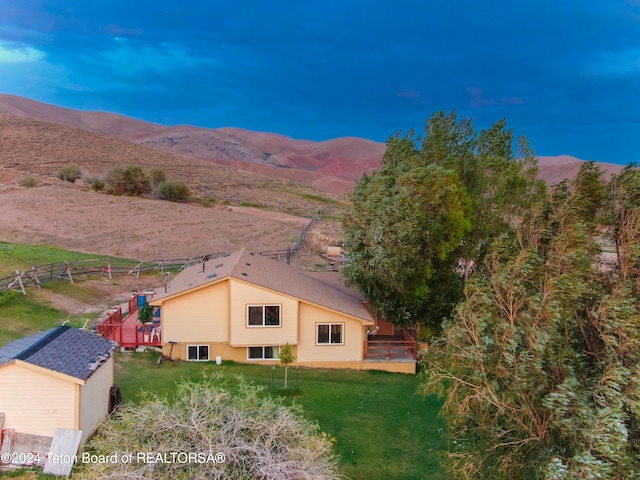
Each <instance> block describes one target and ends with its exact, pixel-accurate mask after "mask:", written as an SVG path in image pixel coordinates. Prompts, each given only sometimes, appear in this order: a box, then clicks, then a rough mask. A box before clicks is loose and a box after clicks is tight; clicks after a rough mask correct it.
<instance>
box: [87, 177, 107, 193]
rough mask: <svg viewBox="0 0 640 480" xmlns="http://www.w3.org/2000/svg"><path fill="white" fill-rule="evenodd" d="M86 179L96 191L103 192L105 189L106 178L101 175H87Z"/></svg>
mask: <svg viewBox="0 0 640 480" xmlns="http://www.w3.org/2000/svg"><path fill="white" fill-rule="evenodd" d="M84 181H85V182H86V183H87V185H89V186H90V187H91V190H93V191H94V192H102V191H103V190H104V186H105V185H104V180H103V179H102V178H100V177H85V179H84Z"/></svg>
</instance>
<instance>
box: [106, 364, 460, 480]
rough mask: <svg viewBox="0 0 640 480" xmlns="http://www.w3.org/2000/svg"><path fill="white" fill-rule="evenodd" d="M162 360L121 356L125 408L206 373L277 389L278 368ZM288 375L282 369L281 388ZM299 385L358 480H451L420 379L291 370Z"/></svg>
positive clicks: (432, 404) (435, 404)
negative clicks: (145, 394)
mask: <svg viewBox="0 0 640 480" xmlns="http://www.w3.org/2000/svg"><path fill="white" fill-rule="evenodd" d="M157 358H158V354H150V353H145V354H136V353H124V354H120V353H119V354H118V356H117V366H116V383H118V384H119V385H120V387H121V389H122V393H123V397H124V399H125V400H126V401H133V402H136V401H137V400H138V398H139V397H138V394H139V392H140V391H141V390H146V391H152V392H156V393H158V394H160V395H169V396H170V395H171V392H172V391H173V389H174V385H175V383H176V382H177V381H179V380H181V379H183V378H184V379H199V378H202V374H203V372H206V371H219V370H222V371H223V372H224V373H225V375H226V376H227V377H233V376H234V375H236V374H237V375H242V376H243V377H245V378H246V379H248V380H250V381H252V382H253V383H254V384H256V385H261V386H264V387H265V388H266V389H267V390H271V387H272V376H273V374H274V371H273V369H272V367H267V366H261V365H241V364H234V363H226V362H225V363H223V365H222V366H217V365H215V363H195V362H164V363H162V364H161V365H160V366H159V367H155V360H156V359H157ZM283 375H284V373H283V369H282V368H281V367H276V369H275V377H276V383H280V384H281V382H282V378H283ZM289 376H290V381H292V382H293V384H294V385H295V383H296V377H297V379H298V390H299V392H298V394H297V395H296V396H294V397H287V398H285V401H287V402H291V401H294V402H296V403H298V404H300V405H301V406H302V407H303V410H304V413H305V416H306V417H307V418H310V419H313V420H315V421H317V422H318V424H319V425H320V427H321V429H322V431H324V432H327V433H329V434H331V435H332V436H333V437H335V438H336V442H335V450H336V453H338V454H339V455H340V457H341V467H342V471H343V472H344V473H345V474H346V475H348V476H349V478H351V479H353V480H359V479H362V480H373V479H402V480H410V479H435V480H438V479H448V478H450V477H448V476H447V475H445V474H444V473H443V471H442V469H441V468H440V466H439V459H438V452H439V451H440V450H443V449H445V448H446V442H445V441H444V440H443V439H442V438H441V437H440V434H439V429H440V428H441V427H442V422H441V421H440V419H439V418H438V416H437V415H438V410H439V408H440V402H439V401H438V400H437V399H435V398H433V397H428V398H423V397H421V396H419V395H416V388H417V386H418V380H417V378H416V377H415V376H414V375H403V374H392V373H387V372H367V371H356V370H329V369H300V370H299V371H298V372H296V370H295V369H290V370H289Z"/></svg>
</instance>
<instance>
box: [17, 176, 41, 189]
mask: <svg viewBox="0 0 640 480" xmlns="http://www.w3.org/2000/svg"><path fill="white" fill-rule="evenodd" d="M37 184H38V182H37V181H36V179H35V178H33V177H22V178H21V179H20V186H21V187H25V188H33V187H35V186H36V185H37Z"/></svg>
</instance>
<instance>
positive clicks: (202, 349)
mask: <svg viewBox="0 0 640 480" xmlns="http://www.w3.org/2000/svg"><path fill="white" fill-rule="evenodd" d="M187 360H191V361H192V362H207V361H208V360H209V345H187Z"/></svg>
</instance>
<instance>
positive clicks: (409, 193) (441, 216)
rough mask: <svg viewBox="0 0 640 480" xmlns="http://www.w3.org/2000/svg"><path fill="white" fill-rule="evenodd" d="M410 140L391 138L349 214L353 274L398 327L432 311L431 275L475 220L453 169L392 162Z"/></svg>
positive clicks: (375, 305)
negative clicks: (386, 151) (471, 220)
mask: <svg viewBox="0 0 640 480" xmlns="http://www.w3.org/2000/svg"><path fill="white" fill-rule="evenodd" d="M407 143H408V140H407V139H394V140H393V141H392V142H390V145H389V150H388V154H387V156H386V157H385V158H386V161H385V162H384V163H383V165H382V168H381V169H380V170H378V171H377V172H375V173H374V174H373V175H371V176H370V177H369V176H364V177H363V178H362V179H361V180H360V182H358V184H357V186H356V188H355V190H354V193H353V197H352V198H353V208H352V209H351V211H350V212H349V213H348V214H347V216H346V218H345V220H344V225H345V237H346V246H347V251H348V252H349V264H348V265H347V266H346V267H345V269H344V274H345V276H346V278H347V280H348V281H349V282H350V283H352V284H355V285H357V286H358V287H359V288H360V289H361V291H362V292H363V293H364V295H365V296H366V297H367V298H368V299H369V301H370V302H371V305H372V306H373V308H374V310H375V311H376V312H377V313H378V314H379V315H381V316H382V317H383V318H387V319H390V320H391V321H393V322H394V323H395V324H397V325H410V324H414V323H415V322H416V321H418V320H419V319H420V318H421V317H424V316H426V315H428V314H429V311H428V307H429V303H430V302H429V298H430V294H431V291H432V283H431V281H432V279H433V278H434V275H435V274H436V273H437V272H443V271H445V270H443V269H441V264H443V263H444V264H448V263H449V259H450V256H451V253H452V252H453V251H454V250H455V249H456V248H457V247H458V245H459V244H460V242H461V241H462V239H463V238H464V236H465V235H466V234H467V233H468V232H469V230H470V226H471V224H470V222H469V219H468V215H469V207H468V205H469V201H468V197H467V195H466V193H465V191H464V189H463V188H462V186H461V185H460V182H459V181H458V177H457V175H456V173H455V172H453V171H451V170H445V169H443V168H442V167H439V166H437V165H425V164H421V163H420V162H419V159H418V158H417V157H416V158H415V165H412V163H413V161H412V159H411V158H409V159H408V160H406V159H403V161H401V162H395V161H393V158H392V157H390V155H393V154H394V153H395V152H396V151H397V149H398V148H400V149H404V148H407V147H409V146H408V145H407ZM409 148H410V147H409ZM448 270H449V271H451V273H452V274H453V270H452V269H451V268H449V269H448ZM450 276H451V275H450ZM456 300H457V299H454V300H453V303H455V301H456Z"/></svg>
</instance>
